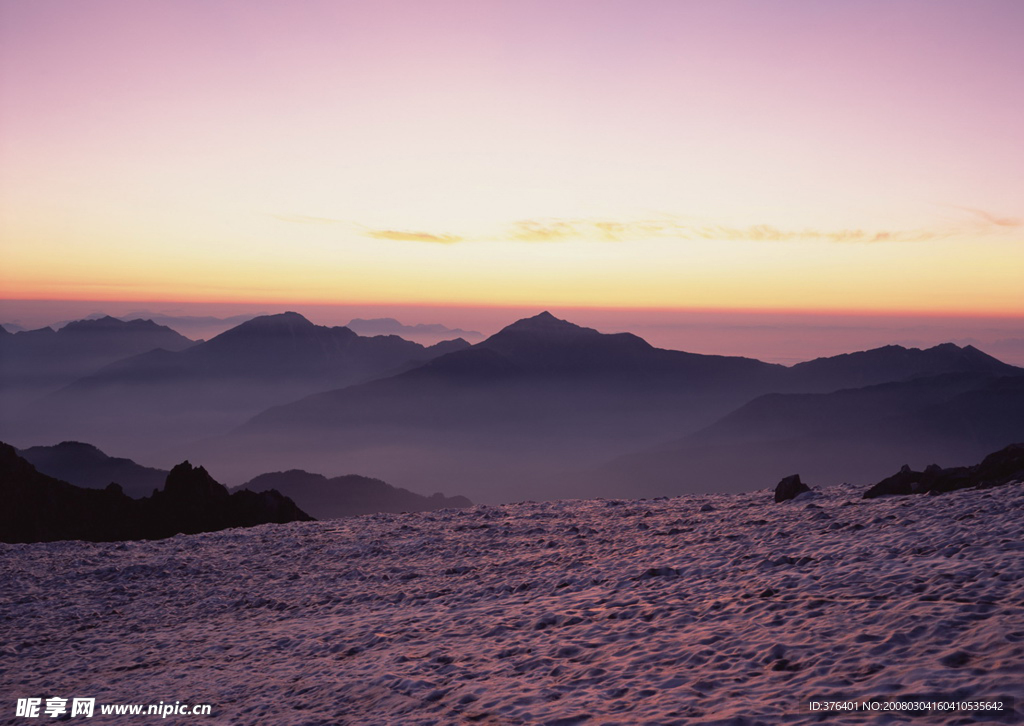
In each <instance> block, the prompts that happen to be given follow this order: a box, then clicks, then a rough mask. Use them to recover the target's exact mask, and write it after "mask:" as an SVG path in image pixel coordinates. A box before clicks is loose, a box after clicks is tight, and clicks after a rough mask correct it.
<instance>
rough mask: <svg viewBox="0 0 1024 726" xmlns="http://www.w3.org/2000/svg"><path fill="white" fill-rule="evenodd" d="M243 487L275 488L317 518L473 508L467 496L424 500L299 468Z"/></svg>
mask: <svg viewBox="0 0 1024 726" xmlns="http://www.w3.org/2000/svg"><path fill="white" fill-rule="evenodd" d="M241 488H242V489H248V490H250V491H254V492H261V491H263V490H265V489H276V490H277V491H279V492H281V493H282V494H284V495H285V496H287V497H289V498H291V499H293V500H294V501H295V503H296V504H298V505H299V506H300V507H302V509H303V510H304V511H307V512H309V513H310V514H312V515H313V516H314V517H316V518H317V519H333V518H335V517H354V516H357V515H361V514H374V513H376V512H396V513H397V512H428V511H433V510H435V509H447V508H461V507H468V506H471V505H472V502H470V501H469V500H468V499H466V498H465V497H458V496H456V497H446V496H444V495H443V494H440V493H438V494H434V495H433V496H430V497H425V496H422V495H420V494H414V493H413V492H410V491H408V490H407V489H399V488H397V487H393V486H390V485H389V484H387V483H385V482H382V481H381V480H380V479H371V478H369V477H365V476H357V475H354V474H350V475H347V476H336V477H332V478H330V479H328V478H327V477H325V476H323V475H321V474H311V473H309V472H307V471H301V470H298V469H292V470H291V471H281V472H275V473H273V474H261V475H260V476H258V477H256V478H255V479H252V480H251V481H248V482H246V483H245V484H243V485H242V487H241Z"/></svg>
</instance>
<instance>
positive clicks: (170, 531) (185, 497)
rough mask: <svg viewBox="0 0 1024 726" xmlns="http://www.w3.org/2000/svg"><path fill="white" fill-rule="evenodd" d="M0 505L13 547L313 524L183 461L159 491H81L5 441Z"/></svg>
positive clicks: (113, 487)
mask: <svg viewBox="0 0 1024 726" xmlns="http://www.w3.org/2000/svg"><path fill="white" fill-rule="evenodd" d="M0 502H2V503H3V506H2V507H0V541H2V542H11V543H13V542H53V541H57V540H65V539H81V540H86V541H90V542H114V541H119V540H128V539H161V538H164V537H172V536H174V535H176V534H182V533H185V534H192V533H196V532H212V531H216V530H220V529H227V528H229V527H248V526H253V525H257V524H266V523H270V522H276V523H284V522H292V521H303V520H309V519H312V517H310V516H309V515H308V514H306V513H305V512H303V511H302V510H301V509H299V508H298V507H297V506H296V505H295V503H294V502H293V501H292V500H290V499H288V498H287V497H284V496H282V495H281V494H280V493H279V492H276V491H268V492H263V493H261V494H256V493H254V492H248V491H246V492H237V493H235V494H230V495H229V494H228V491H227V489H225V488H224V486H223V485H221V484H219V483H218V482H217V481H216V480H214V479H213V477H211V476H210V475H209V474H208V473H207V471H206V470H205V469H203V468H202V467H195V468H194V467H192V465H191V464H189V463H188V462H184V463H182V464H179V465H178V466H176V467H174V469H173V470H172V471H171V472H170V474H168V476H167V482H166V483H165V485H164V489H163V490H162V491H157V492H154V493H153V496H151V497H147V498H145V499H132V498H131V497H128V496H126V495H125V493H124V491H123V490H122V489H121V487H120V486H119V485H117V484H115V483H111V484H110V485H109V486H107V487H106V488H105V489H84V488H82V487H76V486H74V485H72V484H68V483H67V482H63V481H60V480H59V479H54V478H53V477H49V476H46V475H45V474H41V473H39V472H38V471H37V470H36V468H35V467H34V466H32V464H30V463H29V462H28V461H26V460H25V459H23V458H21V457H20V456H18V454H17V452H16V451H15V449H14V448H13V447H11V446H8V445H7V444H3V443H0Z"/></svg>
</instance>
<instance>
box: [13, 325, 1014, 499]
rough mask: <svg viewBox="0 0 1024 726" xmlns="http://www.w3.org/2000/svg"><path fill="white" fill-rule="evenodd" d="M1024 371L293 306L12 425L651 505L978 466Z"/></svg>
mask: <svg viewBox="0 0 1024 726" xmlns="http://www.w3.org/2000/svg"><path fill="white" fill-rule="evenodd" d="M8 337H9V335H8ZM1020 374H1021V369H1018V368H1015V367H1013V366H1008V365H1006V364H1004V363H1002V362H1000V361H998V360H996V359H995V358H992V357H991V356H988V355H986V354H985V353H983V352H981V351H979V350H977V349H976V348H973V347H971V346H966V347H959V346H956V345H953V344H944V345H939V346H935V347H933V348H929V349H925V350H919V349H914V348H903V347H900V346H886V347H884V348H879V349H875V350H870V351H863V352H858V353H850V354H847V355H841V356H835V357H832V358H821V359H818V360H814V361H808V362H806V363H801V364H797V365H794V366H791V367H786V366H781V365H773V364H768V363H764V362H761V361H758V360H753V359H749V358H739V357H728V356H713V355H698V354H693V353H686V352H681V351H671V350H663V349H659V348H655V347H654V346H651V345H650V344H649V343H647V342H646V341H644V340H643V339H641V338H639V337H637V336H635V335H631V334H629V333H620V334H614V335H607V334H602V333H600V332H598V331H596V330H592V329H589V328H585V327H581V326H578V325H574V324H573V323H571V322H568V321H565V320H560V319H558V318H556V317H554V316H553V315H551V314H550V313H547V312H545V313H541V314H539V315H536V316H533V317H531V318H526V319H523V320H519V321H517V322H515V323H513V324H511V325H509V326H507V327H506V328H504V329H502V330H501V331H499V332H498V333H496V334H494V335H492V336H490V337H489V338H487V339H485V340H483V341H482V342H480V343H478V344H476V345H472V346H470V345H469V344H468V343H466V342H465V341H450V342H446V343H442V344H439V345H436V346H432V347H430V348H424V347H423V346H420V345H417V344H415V343H410V342H409V341H405V340H402V339H401V338H397V337H395V336H379V337H374V338H364V337H360V336H358V335H356V334H355V333H354V332H353V331H351V330H349V329H347V328H339V327H336V328H328V327H323V326H317V325H314V324H313V323H311V322H309V321H308V320H306V319H305V318H304V317H302V316H301V315H298V314H296V313H284V314H281V315H270V316H261V317H257V318H254V319H252V320H249V321H247V322H245V323H243V324H241V325H239V326H237V327H236V328H233V329H231V330H229V331H227V332H225V333H223V334H221V335H219V336H217V337H216V338H214V339H212V340H210V341H207V342H203V343H200V344H197V345H194V346H192V347H190V348H188V349H186V350H182V351H177V352H173V351H168V350H154V351H149V352H147V353H143V354H141V355H136V356H133V357H129V358H126V359H123V360H120V361H117V362H115V363H112V364H109V365H107V366H106V367H104V368H103V369H101V370H100V371H98V372H96V373H94V374H92V375H89V376H86V377H84V378H82V379H79V380H77V381H75V382H74V383H72V384H70V385H68V386H66V387H65V388H63V389H61V390H60V391H57V392H55V393H53V394H51V395H50V396H48V397H46V398H45V399H43V400H41V401H39V402H38V405H37V406H35V407H33V409H32V410H30V411H28V412H27V413H26V415H24V416H21V417H19V418H18V426H17V428H18V432H19V437H20V440H22V441H25V440H29V441H39V440H55V439H56V440H61V439H73V438H74V439H86V440H89V441H93V442H96V443H98V444H99V445H100V446H102V447H103V448H107V449H116V450H118V451H129V452H140V453H145V452H150V453H153V452H160V454H159V456H156V458H154V457H153V456H149V457H147V461H155V462H156V463H159V464H161V465H163V466H168V467H169V466H170V465H171V464H173V463H174V462H177V461H181V460H182V459H183V458H190V459H192V460H201V461H204V462H207V463H209V464H211V465H215V466H216V468H217V470H218V471H220V472H222V473H223V474H224V475H225V476H226V480H227V481H230V482H231V483H233V484H237V483H241V482H243V481H246V480H248V479H251V478H252V477H254V476H256V475H258V474H260V473H262V472H266V471H285V470H291V469H301V470H305V471H309V470H319V471H350V472H360V473H362V474H366V475H368V476H371V477H375V478H377V479H380V480H383V481H387V482H389V483H390V484H391V485H395V486H399V487H406V488H408V489H411V490H414V491H415V490H419V491H439V490H440V491H452V490H455V491H460V492H462V493H464V494H467V495H469V496H471V497H472V498H473V499H475V500H477V501H481V500H482V501H508V500H515V499H526V498H535V499H536V498H556V497H565V496H595V495H599V494H607V495H611V496H642V495H648V494H650V495H654V494H671V493H679V492H682V491H714V490H721V489H723V488H724V489H728V488H733V489H735V488H743V489H749V488H752V487H755V486H758V485H760V484H763V485H764V486H768V485H769V484H771V483H772V482H774V481H778V479H779V478H780V477H782V476H785V475H787V474H790V473H792V472H793V471H795V470H799V471H801V472H802V473H803V474H804V476H805V478H806V479H807V480H808V481H811V482H812V483H819V482H822V481H823V480H826V479H829V478H835V477H842V478H852V479H858V478H860V479H864V480H865V481H867V480H870V479H872V478H875V479H877V477H878V476H880V475H882V474H884V473H885V472H886V471H891V469H892V467H893V466H898V465H900V464H902V463H906V460H907V459H910V460H911V461H913V462H915V463H917V461H918V459H926V460H923V461H921V463H922V464H926V463H932V461H937V462H938V463H942V464H945V463H947V459H944V458H943V457H950V456H958V457H974V456H980V455H981V454H983V453H985V452H986V451H991V450H993V449H995V448H998V447H999V446H1004V445H1006V444H1007V443H1010V442H1011V441H1013V440H1020V439H1024V434H1022V433H1020V432H1019V413H1018V412H1019V411H1020V410H1022V408H1024V407H1020V406H1019V405H1018V402H1019V385H1020V383H1019V382H1020V378H1019V376H1020ZM222 432H229V433H226V434H224V433H222ZM133 455H135V454H133ZM897 455H898V457H899V458H898V459H896V458H895V457H897ZM601 462H609V463H608V464H607V465H603V466H600V465H598V464H600V463H601ZM580 472H583V474H580ZM307 476H316V475H307ZM325 481H333V480H325ZM321 484H322V483H321ZM318 486H319V484H318ZM404 508H408V507H404Z"/></svg>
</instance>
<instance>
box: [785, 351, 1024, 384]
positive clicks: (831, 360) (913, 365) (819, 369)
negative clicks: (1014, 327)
mask: <svg viewBox="0 0 1024 726" xmlns="http://www.w3.org/2000/svg"><path fill="white" fill-rule="evenodd" d="M790 373H791V375H792V376H794V377H798V378H800V379H802V381H803V382H804V383H805V384H810V389H813V388H814V387H815V386H817V387H818V388H819V389H822V388H824V389H827V388H832V389H835V388H839V387H842V388H854V387H859V386H870V385H874V384H878V383H885V382H889V381H898V380H908V379H911V378H921V377H924V376H936V375H942V374H945V373H981V374H986V375H1000V376H1007V375H1020V374H1024V369H1020V368H1017V367H1016V366H1011V365H1009V364H1007V363H1003V362H1002V361H1000V360H998V359H997V358H993V357H992V356H990V355H988V354H987V353H983V352H982V351H980V350H978V349H977V348H975V347H973V346H970V345H968V346H965V347H963V348H961V347H960V346H958V345H956V344H954V343H942V344H940V345H936V346H933V347H931V348H925V349H921V348H904V347H903V346H901V345H886V346H883V347H881V348H873V349H871V350H865V351H859V352H856V353H844V354H842V355H836V356H831V357H828V358H816V359H814V360H811V361H806V362H804V363H797V364H796V365H794V366H792V367H791V368H790Z"/></svg>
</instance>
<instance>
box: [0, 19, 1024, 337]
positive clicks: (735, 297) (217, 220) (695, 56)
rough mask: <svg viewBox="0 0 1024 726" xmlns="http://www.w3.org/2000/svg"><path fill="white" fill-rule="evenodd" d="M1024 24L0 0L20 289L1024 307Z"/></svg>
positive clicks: (943, 311) (290, 297)
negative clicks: (1022, 40)
mask: <svg viewBox="0 0 1024 726" xmlns="http://www.w3.org/2000/svg"><path fill="white" fill-rule="evenodd" d="M1022 37H1024V3H1021V2H1019V1H1018V0H1005V1H999V0H963V1H956V0H879V1H864V2H852V1H851V2H818V1H815V0H806V1H800V2H797V1H793V0H775V1H773V2H739V1H735V0H716V1H715V2H687V1H686V0H628V1H627V0H622V1H616V2H612V1H608V0H544V1H543V2H540V1H534V0H516V1H515V2H511V1H508V2H489V1H487V0H465V1H451V0H437V1H434V2H422V0H408V1H402V2H398V1H394V2H393V1H389V0H379V1H370V0H366V1H364V2H344V1H342V0H298V1H296V2H283V1H277V2H267V1H266V0H237V1H236V0H148V1H147V2H137V0H124V1H120V2H113V1H109V0H63V1H62V0H34V1H31V2H30V1H29V0H0V287H2V293H0V297H3V298H5V299H22V300H86V301H92V300H96V301H99V300H105V301H119V300H120V301H143V300H161V301H179V302H182V303H198V302H207V303H246V304H257V305H259V304H266V305H268V306H275V307H276V306H281V305H293V306H294V305H298V304H310V305H313V304H338V305H360V304H364V305H371V306H372V305H405V306H416V305H421V306H445V305H448V306H451V305H454V306H464V307H467V306H468V307H473V306H480V307H485V306H506V307H517V306H520V307H523V308H536V309H543V308H549V307H556V308H573V309H576V308H581V309H586V308H625V309H649V310H653V309H657V310H705V311H759V312H764V311H783V312H787V311H788V312H796V313H799V312H804V313H812V312H813V313H819V312H822V311H832V312H837V313H851V314H853V313H880V314H896V313H900V314H903V313H916V314H927V315H959V316H964V315H967V316H971V315H974V316H988V317H1003V318H1008V319H1017V318H1020V319H1024V294H1022V293H1021V290H1020V288H1021V282H1020V281H1021V279H1022V278H1024V134H1022V132H1021V129H1024V43H1021V42H1020V38H1022ZM410 322H417V321H410Z"/></svg>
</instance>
